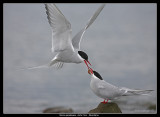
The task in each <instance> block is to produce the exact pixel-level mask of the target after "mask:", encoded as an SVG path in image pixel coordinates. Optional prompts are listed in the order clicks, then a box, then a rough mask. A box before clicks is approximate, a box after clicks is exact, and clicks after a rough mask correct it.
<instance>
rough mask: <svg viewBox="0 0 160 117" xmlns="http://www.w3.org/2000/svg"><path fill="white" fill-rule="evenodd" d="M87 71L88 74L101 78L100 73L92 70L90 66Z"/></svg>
mask: <svg viewBox="0 0 160 117" xmlns="http://www.w3.org/2000/svg"><path fill="white" fill-rule="evenodd" d="M88 73H89V74H90V75H92V76H94V77H96V78H98V79H100V80H103V78H102V77H101V75H100V74H99V73H98V72H96V71H93V70H92V69H91V68H90V69H89V70H88Z"/></svg>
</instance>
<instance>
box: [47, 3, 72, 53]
mask: <svg viewBox="0 0 160 117" xmlns="http://www.w3.org/2000/svg"><path fill="white" fill-rule="evenodd" d="M45 8H46V13H47V18H48V22H49V24H50V26H51V28H52V52H59V51H63V50H65V49H72V50H73V45H72V40H71V24H70V23H69V22H68V21H67V19H66V18H65V16H64V15H63V14H62V13H61V11H60V10H59V9H58V8H57V7H56V5H55V4H45Z"/></svg>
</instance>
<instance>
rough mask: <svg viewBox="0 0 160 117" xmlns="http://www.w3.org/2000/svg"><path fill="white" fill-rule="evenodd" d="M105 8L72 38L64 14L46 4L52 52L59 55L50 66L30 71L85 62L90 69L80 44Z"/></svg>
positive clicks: (97, 11)
mask: <svg viewBox="0 0 160 117" xmlns="http://www.w3.org/2000/svg"><path fill="white" fill-rule="evenodd" d="M104 6H105V4H102V5H101V6H100V7H99V8H98V9H97V10H96V12H95V13H94V14H93V16H92V17H91V18H90V19H89V21H88V23H87V24H86V25H85V27H84V28H83V29H82V30H80V31H79V32H78V33H77V34H76V35H75V36H74V37H73V38H72V36H71V32H72V30H71V24H70V23H69V21H68V20H67V19H66V18H65V16H64V15H63V14H62V12H61V11H60V10H59V9H58V7H57V6H56V5H55V4H45V8H46V14H47V18H48V22H49V24H50V26H51V28H52V48H51V50H52V52H57V54H56V55H55V57H54V58H53V59H52V60H51V62H50V63H49V64H47V65H41V66H37V67H30V68H29V69H34V68H42V67H50V66H52V65H55V66H56V67H57V68H62V66H63V64H64V63H81V62H83V61H84V63H85V64H86V65H87V67H88V69H89V66H88V64H90V62H89V61H88V55H87V54H86V53H85V52H83V51H81V50H80V42H81V39H82V37H83V34H84V33H85V31H86V29H87V28H88V27H89V26H90V25H91V24H92V23H93V22H94V21H95V19H96V18H97V16H98V15H99V13H100V12H101V11H102V9H103V8H104ZM90 65H91V64H90Z"/></svg>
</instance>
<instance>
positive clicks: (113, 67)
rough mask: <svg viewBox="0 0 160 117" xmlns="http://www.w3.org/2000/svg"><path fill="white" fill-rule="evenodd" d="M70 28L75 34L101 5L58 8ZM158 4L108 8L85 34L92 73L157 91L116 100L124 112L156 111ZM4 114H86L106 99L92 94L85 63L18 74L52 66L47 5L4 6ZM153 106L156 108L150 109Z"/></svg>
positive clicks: (118, 84)
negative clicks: (66, 110)
mask: <svg viewBox="0 0 160 117" xmlns="http://www.w3.org/2000/svg"><path fill="white" fill-rule="evenodd" d="M56 5H57V6H58V8H59V9H60V10H61V11H62V13H63V14H64V15H65V17H66V18H67V19H68V20H69V21H70V23H71V25H72V31H73V32H72V34H73V36H74V35H75V34H76V33H77V32H78V31H79V30H80V29H81V28H83V26H84V25H85V23H87V21H88V19H89V18H90V16H91V15H92V14H93V13H94V12H95V10H96V9H97V8H98V7H99V6H100V4H56ZM156 14H157V6H156V4H153V3H150V4H115V3H114V4H110V3H109V4H106V6H105V8H104V9H103V10H102V12H101V13H100V15H99V16H98V18H97V19H96V21H95V22H94V23H93V24H92V26H91V27H90V28H89V29H88V30H87V31H86V33H85V34H84V37H83V40H82V42H81V49H82V50H83V51H85V52H86V53H87V54H88V56H89V61H90V62H91V63H92V66H93V69H95V70H96V71H98V72H99V73H100V74H101V76H102V77H103V79H104V80H105V81H107V82H109V83H111V84H114V85H116V86H123V87H128V88H135V89H153V90H155V91H154V92H152V93H151V96H130V97H123V98H121V99H119V100H117V101H116V102H117V103H118V105H119V107H120V108H121V110H122V112H123V113H156V109H155V106H156V103H157V98H156V97H157V59H156V58H157V50H156V48H157V36H156V35H157V30H156V29H157V28H156V27H157V24H156V22H157V21H156V20H157V15H156ZM3 21H4V22H3V23H4V24H3V34H4V36H3V53H4V54H3V60H4V62H3V73H4V77H3V112H4V113H42V110H44V109H46V108H48V107H55V106H66V107H71V108H72V109H73V110H74V112H75V113H87V112H88V111H89V110H91V109H93V108H95V107H97V105H98V104H99V102H100V101H103V100H102V99H100V98H98V97H97V96H95V95H94V94H93V92H92V91H91V90H90V86H89V83H90V76H89V75H88V73H87V67H86V66H85V64H84V63H82V64H64V67H63V68H62V69H60V70H55V69H54V68H50V69H35V70H21V71H19V70H17V69H19V68H24V67H31V66H37V65H42V64H46V63H48V62H49V61H50V60H51V59H52V58H53V57H54V55H55V54H53V53H51V28H50V26H49V23H48V20H47V16H46V13H45V7H44V5H43V4H36V3H33V4H17V3H5V4H3ZM151 106H152V107H154V108H151Z"/></svg>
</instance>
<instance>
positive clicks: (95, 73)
mask: <svg viewBox="0 0 160 117" xmlns="http://www.w3.org/2000/svg"><path fill="white" fill-rule="evenodd" d="M93 73H94V75H95V76H96V77H97V78H99V79H100V80H103V78H102V77H101V75H100V74H99V73H98V72H96V71H93Z"/></svg>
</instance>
